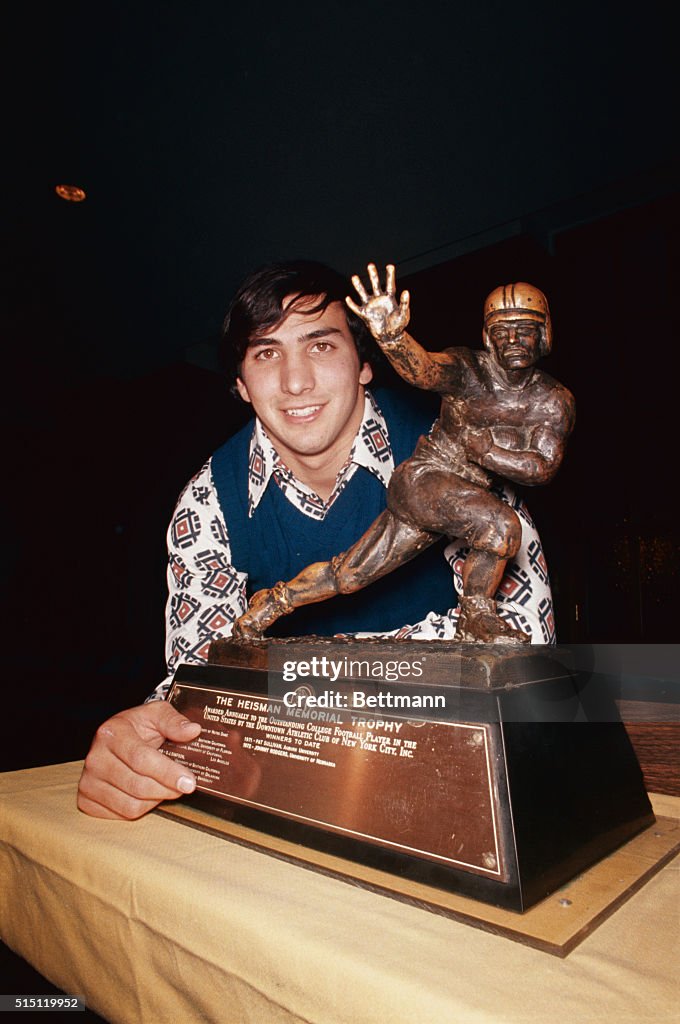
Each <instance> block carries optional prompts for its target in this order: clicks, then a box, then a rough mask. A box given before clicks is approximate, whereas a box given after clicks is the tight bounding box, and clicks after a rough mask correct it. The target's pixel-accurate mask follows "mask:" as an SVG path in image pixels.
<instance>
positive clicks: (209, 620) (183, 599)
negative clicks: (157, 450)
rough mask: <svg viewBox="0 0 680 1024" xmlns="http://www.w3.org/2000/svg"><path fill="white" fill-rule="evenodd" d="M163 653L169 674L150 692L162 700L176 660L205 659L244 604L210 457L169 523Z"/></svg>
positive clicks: (243, 581)
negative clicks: (232, 561)
mask: <svg viewBox="0 0 680 1024" xmlns="http://www.w3.org/2000/svg"><path fill="white" fill-rule="evenodd" d="M167 575H168V603H167V605H166V609H165V635H166V640H165V657H166V661H167V666H168V673H169V676H168V678H167V679H165V680H164V681H163V682H162V683H161V684H160V685H159V686H158V687H157V688H156V690H155V691H154V693H153V694H151V696H150V697H149V698H148V700H149V701H152V700H163V699H164V698H165V696H166V694H167V692H168V690H169V688H170V683H171V681H172V673H173V672H174V670H175V668H176V667H177V665H178V664H179V662H187V661H188V662H205V661H207V658H208V647H209V646H210V642H211V640H217V639H224V638H226V637H229V636H231V627H232V623H233V622H234V621H235V619H237V618H238V617H239V616H240V615H242V614H243V612H244V611H245V610H246V606H247V603H248V602H247V599H246V580H247V576H246V574H245V573H243V572H238V571H237V570H236V569H234V567H233V565H232V564H231V549H230V547H229V537H228V535H227V527H226V523H225V521H224V517H223V515H222V510H221V508H220V505H219V502H218V500H217V492H216V490H215V487H214V484H213V481H212V475H211V471H210V461H208V462H207V463H206V464H205V466H203V468H202V469H201V470H200V472H198V473H197V474H196V476H195V477H194V478H193V479H192V480H190V481H189V483H188V484H187V486H186V487H185V489H184V491H183V492H182V494H181V495H180V498H179V501H178V502H177V506H176V508H175V511H174V513H173V517H172V520H171V522H170V526H169V528H168V573H167Z"/></svg>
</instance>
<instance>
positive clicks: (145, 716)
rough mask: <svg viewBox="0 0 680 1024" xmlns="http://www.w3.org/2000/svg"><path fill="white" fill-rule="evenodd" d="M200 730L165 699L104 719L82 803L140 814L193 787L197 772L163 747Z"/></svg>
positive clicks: (103, 812)
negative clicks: (165, 751) (182, 763)
mask: <svg viewBox="0 0 680 1024" xmlns="http://www.w3.org/2000/svg"><path fill="white" fill-rule="evenodd" d="M200 731H201V726H200V725H199V724H198V722H190V721H189V719H188V718H185V717H184V715H180V714H179V712H178V711H175V709H174V708H173V707H172V705H170V704H167V703H166V702H165V701H154V702H152V703H151V704H142V705H141V706H140V707H136V708H130V709H129V710H127V711H121V712H120V713H119V714H117V715H114V716H113V718H109V719H108V721H106V722H104V724H103V725H100V727H99V729H98V730H97V732H96V735H95V737H94V740H93V741H92V746H91V747H90V752H89V754H88V755H87V757H86V758H85V767H84V768H83V774H82V775H81V777H80V783H79V786H78V807H79V808H80V810H81V811H84V812H85V813H86V814H91V815H92V816H93V817H95V818H119V819H127V820H133V819H135V818H141V817H142V815H143V814H146V813H147V811H151V810H153V808H154V807H155V806H156V805H157V804H159V803H160V802H161V801H162V800H173V799H176V798H177V797H178V796H182V794H183V793H192V792H193V791H194V789H195V788H196V779H195V777H194V775H193V774H192V772H190V771H188V769H186V768H185V767H183V766H182V765H181V764H178V763H177V762H175V761H173V760H172V758H170V757H166V756H165V754H161V752H160V750H159V749H158V748H159V747H160V745H161V744H162V743H163V742H164V741H165V740H166V739H169V740H173V741H174V742H175V743H190V742H191V740H195V739H196V737H197V736H198V735H199V733H200Z"/></svg>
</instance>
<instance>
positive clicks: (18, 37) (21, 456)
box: [0, 0, 680, 768]
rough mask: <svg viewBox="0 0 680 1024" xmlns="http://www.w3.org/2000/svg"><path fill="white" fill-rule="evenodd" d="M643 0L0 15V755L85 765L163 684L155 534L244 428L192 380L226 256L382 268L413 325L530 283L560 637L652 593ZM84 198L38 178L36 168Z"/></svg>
mask: <svg viewBox="0 0 680 1024" xmlns="http://www.w3.org/2000/svg"><path fill="white" fill-rule="evenodd" d="M669 15H670V5H667V4H660V3H655V2H652V3H648V4H646V5H644V7H643V8H636V9H634V10H631V11H627V9H626V8H625V7H622V6H621V5H620V4H599V5H596V6H590V5H586V4H580V3H571V4H569V5H565V6H564V7H562V8H561V9H551V8H549V7H548V5H546V4H544V3H543V4H521V3H520V4H515V5H512V6H511V7H508V6H507V5H505V4H501V3H493V2H482V3H481V4H476V5H474V7H472V5H470V6H467V5H462V4H456V3H453V4H443V3H442V4H438V3H430V4H428V3H425V4H421V5H411V4H409V5H402V6H401V7H399V6H398V7H396V8H389V7H388V6H385V5H383V4H380V5H378V4H373V3H368V4H361V5H359V4H353V3H343V4H339V3H332V2H326V3H324V4H311V3H306V2H303V3H298V4H296V5H295V6H290V7H285V8H284V7H280V8H278V9H276V8H272V6H271V5H270V4H267V5H264V4H261V3H259V2H254V3H248V4H246V5H243V7H242V8H235V7H233V6H231V5H226V4H222V3H197V4H195V5H191V6H190V5H187V4H185V3H178V2H174V0H173V2H167V3H160V2H154V3H149V4H134V5H133V4H126V3H119V4H115V5H113V4H107V3H103V4H98V5H93V4H84V3H78V2H76V3H71V4H69V5H67V6H66V7H63V6H60V7H57V6H56V5H54V6H53V7H52V8H50V9H44V8H43V7H42V6H38V5H36V4H31V3H28V4H24V5H23V6H22V7H21V8H20V9H19V8H15V9H14V10H13V11H12V12H11V13H10V14H8V15H6V16H5V31H4V39H5V43H4V49H5V53H4V55H3V71H4V74H5V76H6V80H5V84H4V96H5V108H6V113H5V123H4V127H3V139H4V142H5V146H4V150H5V155H4V159H3V187H2V213H3V237H4V240H5V245H4V247H3V259H2V283H3V288H2V293H3V298H2V306H1V309H0V324H1V327H2V337H3V359H4V363H5V366H4V369H5V373H4V374H3V378H4V381H5V387H4V389H3V391H4V394H3V402H2V417H3V436H4V438H5V442H6V443H5V446H4V450H5V460H6V467H7V469H6V473H5V477H6V484H7V486H6V500H5V503H4V507H3V521H2V537H3V540H4V543H3V546H2V568H3V589H2V622H3V627H4V628H3V636H4V644H3V656H4V657H3V669H4V671H3V675H4V680H3V683H4V686H5V689H6V693H7V694H8V697H7V704H8V706H9V709H10V715H11V716H13V726H12V737H13V742H10V743H9V744H8V743H5V744H3V747H2V767H3V768H13V767H23V766H28V765H31V764H39V763H49V762H53V761H60V760H67V759H72V758H77V757H82V756H84V754H85V752H86V750H87V747H88V745H89V739H90V736H91V734H92V732H93V730H94V728H95V727H96V725H97V724H99V722H100V721H102V720H103V719H104V718H106V717H107V716H108V715H109V714H111V713H112V712H114V711H115V710H118V709H120V708H122V707H125V706H129V705H131V704H135V703H138V702H140V701H141V700H142V699H143V698H144V697H145V696H146V695H147V694H148V693H149V692H150V690H151V689H152V688H153V687H154V686H155V685H156V683H157V682H158V681H159V680H160V679H161V678H162V677H163V675H164V665H163V654H162V652H163V606H164V600H165V547H164V533H165V528H166V524H167V521H168V519H169V516H170V514H171V512H172V508H173V504H174V501H175V499H176V497H177V494H178V493H179V491H180V489H181V488H182V486H183V485H184V483H185V482H186V480H187V479H188V477H189V476H190V475H191V474H192V473H193V472H195V471H196V470H197V469H198V468H199V467H200V465H201V464H202V463H203V461H204V460H205V459H206V458H207V456H208V455H209V454H210V453H211V451H212V450H213V449H214V448H215V447H216V446H217V445H218V444H219V443H220V442H221V441H222V440H224V439H225V438H226V437H227V436H228V435H229V434H230V433H231V432H232V431H233V430H234V429H235V427H236V426H237V425H239V424H240V422H242V420H243V418H244V415H245V413H244V410H243V408H239V407H238V406H237V405H236V403H235V402H234V401H233V400H232V399H231V398H230V397H229V396H228V394H227V392H226V388H225V386H224V384H223V382H222V379H221V377H220V376H219V374H218V372H217V369H216V366H217V364H216V339H217V336H218V333H219V327H220V323H221V320H222V317H223V315H224V312H225V309H226V306H227V304H228V301H229V299H230V296H231V294H232V293H233V291H234V289H235V287H236V286H237V285H238V283H239V280H240V279H241V277H242V276H243V275H244V274H245V273H246V272H248V271H249V270H251V269H252V268H253V267H255V266H256V265H258V264H260V263H262V262H265V261H267V260H271V259H277V258H291V257H300V256H306V257H311V258H316V259H321V260H325V261H327V262H329V263H331V264H333V265H335V266H336V267H338V269H339V270H341V271H343V272H344V273H347V274H349V273H351V272H353V271H357V270H360V269H361V268H362V267H364V266H365V264H366V262H367V261H368V260H370V259H373V260H376V261H377V262H379V263H384V262H385V261H387V260H390V261H392V262H396V264H397V270H398V275H399V282H400V284H402V285H404V286H406V285H408V286H409V287H410V288H411V290H412V295H413V300H412V301H413V308H414V319H413V333H414V334H415V336H416V337H418V338H419V339H420V340H421V341H422V342H424V343H425V344H426V345H427V346H429V347H432V348H435V347H443V346H445V345H447V344H470V345H474V346H476V345H477V344H479V340H480V324H481V309H482V302H483V299H484V296H485V295H486V293H487V292H488V291H490V290H491V288H493V287H494V286H496V285H497V284H500V283H505V282H509V281H515V280H529V281H531V282H532V283H535V284H537V285H538V286H540V287H541V288H543V289H544V290H545V291H546V292H547V294H548V297H549V299H550V302H551V307H552V312H553V319H554V331H555V349H554V353H553V355H552V356H551V357H550V358H549V360H548V361H547V362H546V364H545V368H546V369H547V370H548V372H551V373H553V374H554V376H556V377H557V378H558V379H560V380H561V381H563V382H564V383H565V384H566V385H567V386H568V387H570V388H571V390H572V391H573V392H574V393H575V395H576V399H577V413H578V416H577V428H576V432H575V434H574V436H573V438H572V441H571V443H570V447H569V450H568V453H567V458H566V462H565V465H564V467H563V469H562V471H561V473H560V475H559V477H558V478H557V480H556V481H555V482H554V483H553V484H552V485H551V486H550V487H549V488H547V489H545V491H542V492H540V491H536V492H533V493H531V494H530V495H529V504H530V507H531V510H532V512H533V513H534V516H535V518H536V519H537V522H538V525H539V529H540V531H541V534H542V536H543V539H544V542H545V545H546V549H547V554H548V560H549V564H550V567H551V571H552V577H553V586H554V590H555V595H556V599H557V610H558V620H557V621H558V631H559V637H560V639H562V640H564V641H572V642H573V641H582V642H605V641H606V642H616V641H619V640H623V641H625V642H628V643H630V642H654V641H660V642H661V641H662V642H669V641H672V640H674V639H675V635H676V628H677V627H676V621H677V615H678V599H677V596H676V589H677V582H676V578H677V570H678V525H677V512H676V508H677V499H676V498H675V497H674V494H675V490H676V489H675V488H674V487H673V486H672V485H673V482H674V478H675V475H676V465H675V463H676V461H677V458H676V456H675V451H676V448H677V440H676V435H677V432H676V429H675V405H676V402H677V397H676V396H677V394H678V389H677V384H676V379H677V378H676V377H675V376H674V367H675V363H676V362H677V360H676V358H675V356H676V351H677V341H678V338H677V323H678V313H677V308H676V307H677V296H678V269H677V268H678V261H677V257H676V249H677V240H678V198H677V196H678V192H677V187H678V181H679V174H678V171H679V167H680V164H679V162H678V148H677V142H676V139H677V124H676V106H675V86H676V84H677V83H676V81H675V72H674V68H675V64H676V58H675V54H673V53H671V48H670V40H671V39H672V38H673V35H672V32H671V26H670V24H669V21H668V17H669ZM60 183H65V184H75V185H79V186H81V187H82V188H84V189H85V190H86V191H87V199H86V201H85V202H83V203H79V204H75V203H67V202H65V201H63V200H61V199H59V198H58V197H57V196H56V194H55V192H54V187H55V185H57V184H60Z"/></svg>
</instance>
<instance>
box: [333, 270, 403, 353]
mask: <svg viewBox="0 0 680 1024" xmlns="http://www.w3.org/2000/svg"><path fill="white" fill-rule="evenodd" d="M367 269H368V276H369V278H370V279H371V288H372V289H373V295H371V296H370V297H369V295H368V293H367V291H366V289H365V288H364V286H363V283H362V281H361V278H360V277H359V275H358V274H354V275H353V276H352V284H353V285H354V287H355V289H356V292H357V294H358V296H359V298H360V299H361V305H360V306H359V305H357V303H356V302H354V301H353V299H351V298H350V296H349V295H348V296H347V298H346V299H345V302H346V303H347V305H348V306H349V308H350V309H351V310H352V312H353V313H356V315H357V316H360V317H361V319H362V320H363V321H364V323H365V324H366V326H367V327H368V329H369V331H370V332H371V334H372V335H373V337H374V338H375V340H376V341H377V342H378V344H379V345H390V344H392V343H393V342H395V341H398V340H399V339H400V338H401V336H402V334H403V333H404V331H405V330H406V328H407V327H408V322H409V319H410V313H409V294H408V292H406V291H404V292H402V293H401V298H400V300H399V302H397V294H396V285H395V275H394V266H393V264H391V263H388V264H387V275H386V280H385V291H384V292H383V291H381V289H380V278H379V277H378V271H377V268H376V265H375V263H369V264H368V268H367Z"/></svg>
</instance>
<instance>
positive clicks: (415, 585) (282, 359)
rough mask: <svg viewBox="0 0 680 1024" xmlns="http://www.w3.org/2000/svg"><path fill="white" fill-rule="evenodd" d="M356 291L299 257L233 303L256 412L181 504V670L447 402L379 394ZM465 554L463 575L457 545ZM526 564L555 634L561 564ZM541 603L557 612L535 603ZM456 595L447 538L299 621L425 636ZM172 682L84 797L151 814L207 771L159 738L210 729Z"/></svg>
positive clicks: (376, 481)
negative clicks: (549, 573)
mask: <svg viewBox="0 0 680 1024" xmlns="http://www.w3.org/2000/svg"><path fill="white" fill-rule="evenodd" d="M345 293H346V283H345V281H344V279H343V278H342V277H341V276H340V275H338V274H336V273H335V272H334V271H331V270H330V269H329V268H326V267H323V266H321V265H319V264H315V263H307V262H298V263H291V264H280V265H276V266H270V267H265V268H264V269H262V270H260V271H258V272H256V273H255V274H253V275H251V277H249V278H248V279H247V280H246V282H245V283H244V284H243V286H242V287H241V288H240V290H239V292H238V293H237V295H236V297H235V299H234V301H233V303H232V306H231V308H230V311H229V314H228V316H227V320H226V322H225V330H224V343H225V354H226V357H227V362H228V364H229V368H230V373H231V376H232V379H233V380H234V382H235V387H236V389H237V391H238V393H239V395H240V396H241V398H242V399H243V400H244V401H246V402H248V403H250V404H251V405H252V406H253V409H254V412H255V414H256V420H255V425H254V427H253V426H250V425H249V426H248V427H247V428H245V429H244V430H242V431H240V432H239V433H238V434H236V435H235V437H233V438H232V439H231V440H230V441H228V442H227V443H226V445H224V446H223V447H222V448H220V449H219V451H218V452H216V453H215V454H214V455H213V456H212V458H211V459H210V460H209V462H208V463H207V464H206V465H205V466H204V467H203V469H202V470H201V471H200V472H199V473H198V474H197V476H196V477H195V478H194V479H193V480H192V481H191V482H190V483H189V485H188V486H187V488H186V489H185V491H184V492H183V494H182V496H181V497H180V500H179V503H178V505H177V508H176V510H175V514H174V516H173V520H172V523H171V525H170V530H169V532H168V543H169V571H168V579H169V589H170V596H169V601H168V641H167V655H168V669H169V671H171V672H172V671H173V670H174V668H175V667H176V665H177V664H178V663H179V662H180V661H202V660H205V659H206V657H207V650H208V646H209V644H210V641H211V640H212V639H215V638H217V637H226V636H229V635H230V633H231V627H232V624H233V622H234V621H235V620H236V619H237V618H238V617H239V616H240V615H242V614H243V612H244V611H245V609H246V605H247V601H248V597H249V596H250V594H252V593H253V592H254V591H255V590H258V589H260V588H263V587H265V588H266V587H271V586H273V584H274V583H275V582H276V581H277V580H280V579H282V578H284V579H285V578H290V577H291V576H294V575H295V574H296V573H298V572H299V571H300V570H301V569H302V568H304V566H306V565H308V564H309V563H310V562H313V561H325V560H327V559H329V558H331V557H332V556H333V555H335V554H337V553H338V552H340V551H342V550H344V549H345V548H347V547H348V546H349V545H350V544H352V543H353V542H354V541H355V540H356V539H357V538H358V537H359V536H361V534H362V533H363V532H364V531H365V530H366V529H367V528H368V527H369V526H370V524H371V523H372V522H373V520H374V519H375V518H376V516H377V515H379V514H380V513H381V512H382V511H383V510H384V508H385V504H386V491H387V485H388V483H389V479H390V477H391V475H392V472H393V470H394V468H395V466H396V465H398V464H399V463H400V462H402V461H403V460H404V459H405V458H407V456H408V455H409V454H410V453H411V452H412V451H413V449H414V447H415V445H416V443H417V441H418V438H419V437H420V435H422V434H423V433H427V431H428V430H429V427H430V426H431V424H432V422H433V420H434V418H435V415H436V406H435V407H433V406H432V405H430V404H428V406H427V407H423V405H422V403H421V402H419V401H418V398H417V393H414V394H413V395H411V394H409V395H407V396H406V397H405V398H401V399H400V398H397V397H395V396H394V395H390V394H389V393H387V392H385V393H379V392H378V393H377V394H376V397H375V398H374V397H373V396H372V395H370V394H369V393H368V392H367V391H366V390H365V389H366V385H367V384H369V383H370V381H371V379H372V376H373V371H372V368H371V365H370V362H369V359H368V357H367V353H368V352H369V351H370V349H369V346H370V344H371V342H370V338H369V336H368V332H367V330H366V328H365V325H364V324H363V322H362V320H361V318H360V317H358V316H356V315H355V314H353V313H352V312H351V311H348V310H347V307H346V306H345V303H344V296H345ZM515 504H516V507H517V508H518V509H519V510H520V514H521V515H525V521H526V523H527V526H526V529H525V534H526V538H527V543H526V545H524V544H523V548H524V549H526V550H525V553H526V551H528V548H529V546H530V545H532V544H534V545H535V543H539V544H540V542H538V538H537V536H536V534H535V531H534V530H533V525H532V524H531V525H530V520H529V519H528V514H525V512H524V511H522V508H521V506H520V503H519V502H516V503H515ZM532 550H533V549H532ZM521 554H522V553H521V552H520V555H521ZM449 558H450V559H451V560H452V562H453V563H454V571H455V572H456V573H457V574H458V577H459V575H460V568H461V565H460V562H461V558H460V553H459V552H457V551H456V550H455V547H454V548H452V550H451V552H450V553H449ZM532 558H533V562H534V563H535V562H536V560H535V557H533V556H532ZM513 571H514V572H515V577H514V578H513V577H511V576H508V578H507V580H504V584H505V586H502V588H501V589H502V590H504V591H505V595H506V596H509V595H510V593H511V592H512V591H515V590H517V591H519V592H520V593H522V594H523V596H521V597H520V604H519V606H518V605H512V604H510V603H508V604H507V607H506V614H508V616H509V617H511V618H512V621H513V622H514V623H515V624H516V625H519V626H520V627H521V626H524V628H525V629H526V630H527V631H528V632H532V635H533V638H534V639H535V641H536V642H538V643H546V642H549V641H550V639H551V636H550V630H549V626H548V625H546V624H548V623H549V621H550V615H549V611H550V593H549V589H548V587H547V578H546V580H545V581H543V582H541V581H540V580H539V579H538V578H535V580H532V581H530V585H529V587H528V588H527V587H526V585H525V584H526V579H525V577H526V578H528V572H529V566H528V563H527V566H526V568H523V567H522V566H521V565H519V564H518V565H515V566H514V567H513ZM541 603H542V608H543V615H542V616H541V618H542V621H543V625H542V626H541V624H540V623H539V617H538V616H532V614H531V610H532V609H533V610H534V611H535V610H536V607H537V606H538V605H539V604H541ZM454 604H455V593H454V587H453V584H452V580H451V570H450V568H449V567H448V565H447V562H446V561H445V559H444V557H443V555H442V551H441V548H440V547H439V546H435V547H434V548H433V549H432V550H431V552H429V553H426V554H425V555H423V556H422V557H420V558H418V559H416V560H415V561H414V562H413V563H412V564H411V565H409V566H404V567H403V568H402V569H401V570H399V571H398V572H397V573H395V574H393V575H392V576H390V577H389V578H388V579H386V580H385V581H383V583H382V584H380V583H378V584H376V585H375V586H374V587H371V588H370V590H368V591H365V592H363V593H361V594H353V595H350V596H348V597H339V598H337V599H335V600H334V602H333V603H332V605H333V606H331V605H328V606H319V607H314V608H310V609H301V610H300V612H299V613H296V614H295V615H291V616H290V617H287V618H286V620H285V623H284V625H285V634H284V635H301V634H305V633H314V632H316V633H320V634H325V635H334V634H336V633H344V632H355V631H358V630H362V631H367V630H368V631H387V630H395V629H397V628H398V627H400V626H403V625H404V623H410V624H412V625H411V627H410V628H409V630H408V632H409V635H417V636H439V637H445V636H453V634H454V630H455V616H454V615H453V614H451V615H447V614H446V613H447V610H448V609H449V608H450V607H451V606H452V605H454ZM428 613H432V614H430V615H428ZM420 620H424V621H423V622H422V624H420ZM168 686H169V680H167V681H166V682H165V683H163V684H161V686H159V687H158V689H157V691H156V692H155V694H154V695H153V698H152V700H151V702H148V703H147V704H145V705H142V706H141V707H138V708H132V709H129V710H127V711H124V712H121V713H120V714H118V715H115V716H114V717H113V718H111V719H109V721H108V722H105V723H104V725H103V726H101V727H100V729H99V730H98V732H97V735H96V736H95V739H94V742H93V744H92V748H91V750H90V753H89V754H88V757H87V759H86V762H85V768H84V771H83V775H82V778H81V782H80V787H79V796H78V806H79V807H80V808H81V810H83V811H85V812H87V813H89V814H93V815H95V816H98V817H108V818H130V819H131V818H138V817H140V816H141V815H142V814H144V813H146V811H148V810H150V809H152V808H153V807H155V806H156V804H157V803H159V802H160V801H161V800H166V799H170V798H173V797H177V796H179V795H181V794H182V793H186V792H191V791H192V790H193V789H194V787H195V779H194V778H193V776H192V775H190V774H189V773H187V772H186V770H185V769H182V768H181V766H179V765H178V764H177V763H176V762H174V761H172V760H171V759H169V758H166V757H165V756H164V755H163V754H161V753H160V752H159V750H158V747H160V745H161V744H162V742H163V741H164V739H166V738H169V739H172V740H175V741H180V742H181V741H189V740H191V739H194V738H195V737H196V735H197V734H198V732H199V731H200V729H199V727H198V726H197V725H193V724H191V723H188V722H187V721H186V720H185V719H183V717H182V716H181V715H179V714H177V712H175V710H174V709H173V708H172V707H170V706H169V705H168V704H167V703H165V702H164V701H163V700H162V698H163V697H164V695H165V693H166V692H167V688H168Z"/></svg>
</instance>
